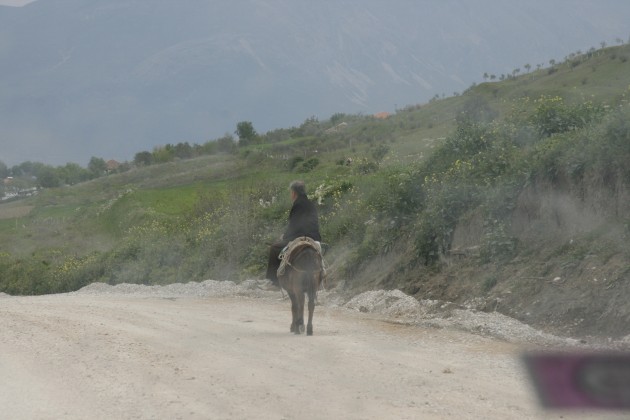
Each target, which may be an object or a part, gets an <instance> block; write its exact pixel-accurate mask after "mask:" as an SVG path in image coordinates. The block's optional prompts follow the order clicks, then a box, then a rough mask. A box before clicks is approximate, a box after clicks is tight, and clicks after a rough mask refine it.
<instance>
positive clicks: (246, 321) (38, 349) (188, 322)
mask: <svg viewBox="0 0 630 420" xmlns="http://www.w3.org/2000/svg"><path fill="white" fill-rule="evenodd" d="M289 317H290V313H289V304H288V301H286V300H285V301H280V300H278V299H277V296H276V297H274V298H265V299H261V298H249V297H224V298H203V299H199V298H186V297H183V298H160V297H137V296H135V297H130V296H91V295H75V294H70V295H54V296H42V297H0V378H1V382H0V417H1V418H3V419H88V418H89V419H114V418H116V419H180V418H181V419H245V418H257V419H298V418H300V419H324V418H326V419H329V418H331V419H390V418H391V419H443V418H452V419H462V418H463V419H481V418H484V419H510V418H513V419H524V418H534V419H538V418H561V416H563V415H564V418H603V416H602V413H588V414H587V415H578V414H575V413H574V414H571V415H568V416H567V415H566V413H557V412H543V411H541V410H540V409H539V408H537V402H536V400H535V398H534V395H533V392H532V390H531V389H530V386H529V384H528V382H527V378H526V375H525V373H524V372H523V371H522V367H521V365H520V362H519V360H518V354H519V351H520V350H519V348H518V347H517V346H516V345H514V344H509V343H505V342H501V341H496V340H493V339H489V338H484V337H480V336H477V335H472V334H468V333H464V332H459V331H453V330H449V329H433V328H421V327H411V326H403V325H396V324H392V323H388V322H383V321H379V320H375V319H371V318H370V317H369V316H367V315H365V314H361V313H359V312H351V311H349V310H345V309H340V308H330V307H324V306H318V307H317V309H316V314H315V335H314V336H313V337H306V336H303V335H302V336H295V335H292V334H289V332H288V329H289ZM619 418H622V417H621V416H620V417H619Z"/></svg>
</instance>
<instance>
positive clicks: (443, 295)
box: [0, 46, 630, 335]
mask: <svg viewBox="0 0 630 420" xmlns="http://www.w3.org/2000/svg"><path fill="white" fill-rule="evenodd" d="M628 57H630V47H629V46H621V47H614V48H607V49H603V50H598V51H590V52H588V53H587V54H584V55H579V56H571V57H570V58H569V59H567V60H566V61H565V62H563V63H559V64H556V65H555V66H554V67H551V68H542V69H539V70H536V71H532V72H530V73H528V74H524V75H521V76H520V77H517V78H512V77H510V78H509V79H507V80H503V81H500V82H492V83H484V84H480V85H478V86H474V87H471V88H470V89H469V90H468V91H466V92H464V93H463V94H461V95H456V96H453V97H449V98H444V99H436V100H432V101H431V102H430V103H428V104H424V105H417V106H415V105H414V106H408V107H405V108H404V109H400V110H397V111H396V113H395V114H393V115H391V116H390V117H389V118H387V119H376V118H373V117H371V116H362V115H340V114H336V115H334V116H333V117H331V119H330V120H326V121H318V120H316V119H313V118H311V119H308V120H306V121H305V122H304V123H303V124H302V125H301V126H300V127H293V128H291V129H286V130H277V131H275V132H273V133H271V132H270V133H266V134H265V135H263V136H261V138H260V142H259V143H258V144H254V145H249V146H246V147H241V148H239V150H238V151H237V153H234V154H224V155H214V156H206V157H200V158H196V159H190V160H181V161H177V162H171V163H168V164H162V165H153V166H147V167H139V168H134V169H133V170H131V171H129V172H126V173H122V174H116V175H110V176H108V177H105V178H99V179H95V180H92V181H89V182H86V183H83V184H79V185H76V186H73V187H66V188H59V189H49V190H45V191H43V192H42V193H41V194H40V195H38V196H36V197H32V198H28V199H24V200H21V201H16V202H13V203H4V204H1V205H0V244H1V245H0V291H4V292H7V293H13V294H32V293H50V292H63V291H69V290H75V289H77V288H80V287H82V286H83V285H86V284H88V283H91V282H94V281H103V282H107V283H112V284H114V283H120V282H133V283H143V284H165V283H170V282H186V281H200V280H204V279H208V278H215V279H224V278H229V279H233V280H240V279H244V278H251V277H258V278H260V277H262V275H263V273H264V266H265V263H266V253H267V248H266V243H268V242H271V241H273V240H274V239H275V238H276V237H277V236H278V235H279V234H280V233H281V232H282V230H283V228H284V225H285V222H286V217H287V214H288V210H289V207H290V201H289V198H288V193H287V186H288V184H289V182H290V181H291V180H293V179H296V178H301V179H304V180H305V181H306V183H307V186H308V187H309V193H310V195H311V197H312V198H314V199H316V200H318V202H319V203H320V204H319V209H320V217H321V225H322V234H323V237H324V241H325V242H327V243H329V244H330V250H329V252H328V254H327V255H326V260H327V262H328V264H329V266H330V270H329V272H330V281H331V283H332V284H333V285H338V286H339V287H340V288H342V289H344V290H347V291H348V292H349V293H350V292H352V293H354V292H357V291H362V290H367V289H371V288H379V287H385V288H401V289H403V290H404V291H405V292H407V293H410V294H412V295H415V296H417V297H418V298H433V299H444V300H450V301H453V302H456V303H458V304H462V305H466V306H469V307H475V308H478V309H480V310H498V311H501V312H504V313H507V314H509V315H511V316H514V317H516V318H518V319H521V320H523V321H525V322H528V323H531V324H534V325H536V326H538V327H541V328H545V329H549V330H551V331H554V332H559V333H566V334H573V335H588V334H593V335H598V334H608V335H627V334H630V331H628V330H627V329H628V328H627V327H626V325H628V323H627V321H628V319H627V317H628V315H627V314H629V313H630V306H629V305H630V304H628V303H627V302H630V299H628V297H630V278H628V276H629V275H630V274H629V273H630V264H629V263H627V261H628V257H629V256H630V255H628V251H629V250H628V248H627V246H626V245H625V243H626V239H627V238H626V236H627V235H628V232H629V231H630V230H629V229H630V227H629V226H630V225H629V223H630V210H628V209H629V208H630V207H629V206H628V205H629V204H630V188H628V185H629V183H630V172H629V171H628V169H627V162H628V161H630V160H629V159H630V123H628V121H630V118H629V117H630V106H629V105H628V99H629V96H630V63H629V62H628Z"/></svg>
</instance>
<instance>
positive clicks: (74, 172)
mask: <svg viewBox="0 0 630 420" xmlns="http://www.w3.org/2000/svg"><path fill="white" fill-rule="evenodd" d="M57 174H58V175H59V178H60V179H61V182H63V183H65V184H68V185H74V184H78V183H79V182H83V181H87V180H88V179H90V172H89V171H88V170H87V169H84V168H82V167H81V166H79V165H77V164H76V163H66V166H60V167H59V168H58V169H57Z"/></svg>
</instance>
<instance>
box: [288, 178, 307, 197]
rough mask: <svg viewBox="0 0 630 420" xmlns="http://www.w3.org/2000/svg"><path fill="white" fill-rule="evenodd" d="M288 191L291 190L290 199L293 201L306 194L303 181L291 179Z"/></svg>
mask: <svg viewBox="0 0 630 420" xmlns="http://www.w3.org/2000/svg"><path fill="white" fill-rule="evenodd" d="M289 191H291V200H292V201H295V199H296V198H298V196H300V195H306V186H305V185H304V181H293V182H292V183H291V184H290V185H289Z"/></svg>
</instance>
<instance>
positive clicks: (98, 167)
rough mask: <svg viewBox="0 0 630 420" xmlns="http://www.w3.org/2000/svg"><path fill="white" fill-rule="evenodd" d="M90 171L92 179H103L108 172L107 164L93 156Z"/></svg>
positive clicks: (89, 164)
mask: <svg viewBox="0 0 630 420" xmlns="http://www.w3.org/2000/svg"><path fill="white" fill-rule="evenodd" d="M88 171H90V174H91V176H92V178H98V177H101V176H103V175H105V173H106V172H107V163H105V160H104V159H102V158H97V157H95V156H92V157H91V158H90V163H88Z"/></svg>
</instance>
